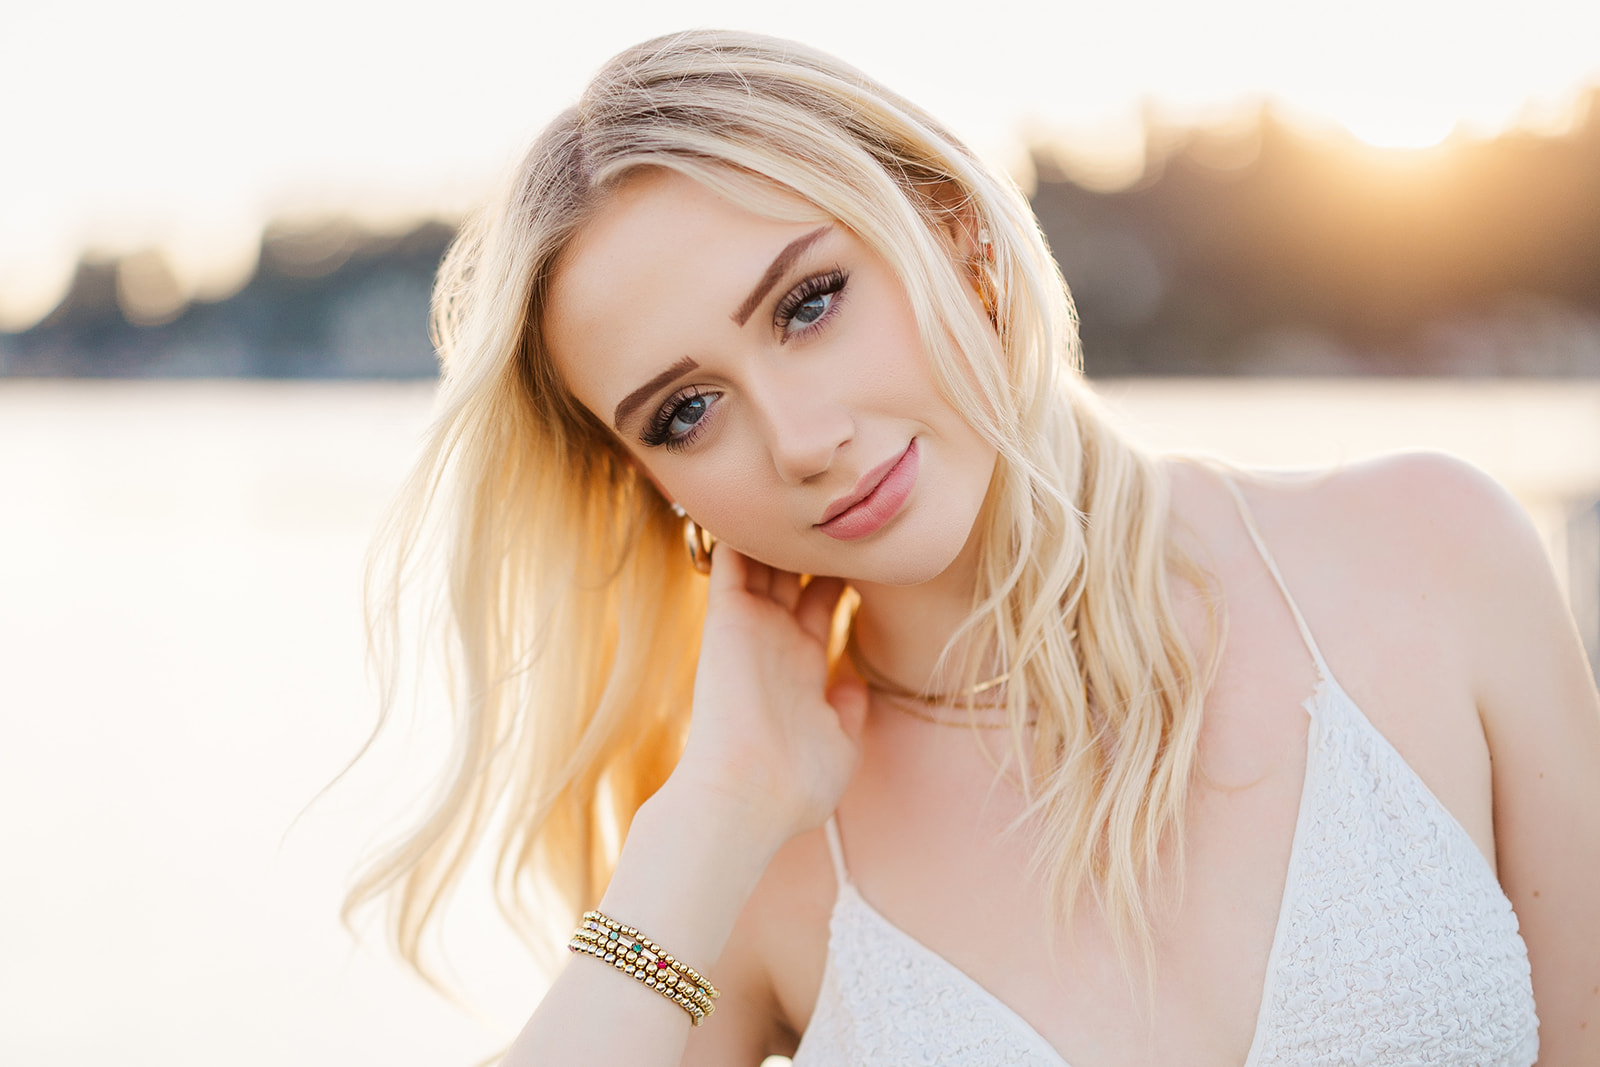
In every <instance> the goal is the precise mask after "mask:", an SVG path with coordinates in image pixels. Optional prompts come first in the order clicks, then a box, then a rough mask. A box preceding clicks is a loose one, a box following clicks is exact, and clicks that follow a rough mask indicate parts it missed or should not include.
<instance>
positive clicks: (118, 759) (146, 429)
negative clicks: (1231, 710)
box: [0, 381, 1600, 1067]
mask: <svg viewBox="0 0 1600 1067" xmlns="http://www.w3.org/2000/svg"><path fill="white" fill-rule="evenodd" d="M1274 390H1276V391H1274ZM1407 390H1412V391H1410V392H1408V391H1407ZM1108 391H1109V392H1110V393H1111V394H1112V395H1113V396H1114V397H1115V398H1116V399H1117V401H1118V403H1119V404H1120V405H1121V406H1123V407H1124V408H1125V409H1126V410H1127V411H1129V413H1130V415H1131V417H1132V418H1133V420H1134V421H1135V422H1136V423H1139V424H1140V425H1141V426H1143V427H1144V429H1143V430H1142V431H1141V432H1143V433H1145V434H1147V436H1148V437H1149V439H1150V440H1152V441H1154V442H1156V443H1158V444H1161V445H1165V446H1174V447H1176V446H1184V447H1202V448H1214V449H1218V450H1221V451H1224V452H1228V453H1230V454H1233V455H1236V456H1239V457H1240V458H1242V459H1244V460H1246V461H1249V462H1256V463H1267V462H1274V461H1277V462H1282V463H1285V464H1301V463H1311V462H1320V461H1327V460H1333V459H1340V458H1343V459H1350V458H1355V457H1356V456H1358V455H1362V454H1365V453H1367V452H1371V451H1376V450H1379V449H1382V448H1391V447H1397V446H1401V445H1416V444H1424V445H1425V444H1433V445H1440V446H1443V447H1449V448H1452V449H1455V450H1457V451H1462V452H1464V453H1465V454H1467V455H1468V456H1469V458H1473V459H1475V460H1477V461H1478V462H1481V463H1484V464H1485V465H1488V466H1490V467H1491V469H1494V470H1495V471H1496V473H1498V474H1500V475H1501V476H1502V477H1504V478H1507V479H1508V480H1510V481H1512V482H1513V483H1515V484H1517V485H1519V486H1520V487H1521V491H1522V492H1523V493H1524V497H1525V499H1526V500H1528V501H1530V502H1531V503H1532V505H1533V506H1534V508H1535V510H1536V512H1539V511H1540V509H1543V510H1542V513H1543V514H1544V515H1545V516H1546V518H1545V520H1544V522H1543V525H1544V526H1545V528H1546V529H1547V531H1553V530H1559V529H1560V521H1559V518H1560V516H1561V515H1562V514H1564V512H1563V511H1562V508H1564V507H1566V506H1567V504H1566V503H1565V502H1567V501H1570V500H1572V499H1577V498H1578V497H1581V496H1582V494H1583V493H1586V492H1592V491H1593V489H1594V488H1595V487H1596V486H1600V471H1597V470H1595V468H1596V466H1597V465H1600V390H1597V388H1596V386H1594V385H1593V384H1589V383H1564V384H1556V385H1553V386H1551V387H1535V388H1533V389H1532V391H1531V392H1529V391H1528V390H1527V389H1526V388H1524V387H1521V386H1518V387H1493V386H1489V385H1486V384H1484V383H1479V385H1477V386H1472V387H1469V388H1467V389H1466V390H1465V392H1463V391H1461V390H1460V389H1458V388H1457V387H1455V386H1448V387H1446V386H1429V385H1426V384H1422V385H1416V386H1414V387H1413V386H1412V385H1406V384H1404V383H1401V384H1393V383H1391V384H1386V385H1360V384H1330V383H1317V382H1308V383H1234V384H1232V385H1228V384H1226V383H1223V384H1218V383H1171V382H1168V383H1141V384H1133V383H1127V384H1118V383H1112V384H1111V385H1110V386H1108ZM430 397H431V385H425V384H416V385H391V384H371V383H315V384H298V383H296V384H287V383H272V384H268V383H256V382H233V383H209V382H194V383H173V382H167V383H104V382H101V383H85V382H63V383H45V382H41V383H30V382H19V381H9V382H0V731H3V740H0V804H3V805H4V811H5V813H6V814H5V816H4V818H3V819H0V856H4V862H3V864H0V900H3V901H4V907H3V909H0V914H3V918H0V1003H3V1004H5V1005H6V1008H5V1010H4V1011H0V1062H4V1063H14V1064H27V1065H29V1067H56V1065H59V1067H69V1065H70V1067H80V1065H84V1064H90V1063H102V1062H104V1063H117V1064H120V1065H128V1067H142V1065H149V1067H189V1065H194V1067H201V1065H205V1067H211V1065H214V1064H216V1063H219V1062H226V1063H228V1064H231V1065H239V1067H255V1065H261V1067H266V1065H272V1067H281V1065H284V1064H295V1065H297V1067H321V1065H329V1067H332V1065H334V1064H340V1065H344V1064H349V1063H382V1064H385V1065H387V1067H410V1065H416V1067H423V1065H426V1067H449V1065H456V1064H459V1065H462V1067H465V1065H467V1064H471V1063H473V1062H475V1061H477V1060H479V1059H481V1058H483V1057H485V1056H487V1055H489V1054H490V1053H491V1052H492V1051H493V1050H495V1049H496V1048H497V1047H499V1046H500V1045H501V1044H502V1043H503V1042H505V1041H507V1040H509V1038H510V1036H511V1035H512V1034H513V1033H514V1032H515V1030H516V1029H517V1028H518V1026H520V1024H521V1021H522V1019H523V1018H524V1017H525V1016H526V1014H527V1012H528V1010H529V1009H530V1007H531V1005H532V1004H533V1003H534V1002H535V1001H536V999H537V996H538V992H539V989H540V988H541V986H540V981H539V978H538V976H537V974H536V973H535V971H534V970H533V968H532V966H531V965H530V964H529V962H528V961H527V959H526V957H525V955H524V954H523V953H522V951H521V950H520V949H519V948H518V947H517V946H516V945H515V944H514V941H513V938H512V937H511V935H510V934H509V932H507V931H506V930H505V929H504V928H503V927H501V926H500V925H498V922H497V920H496V919H495V918H494V916H493V915H492V912H491V909H490V908H489V906H488V905H487V903H486V896H487V894H486V892H485V891H484V890H483V888H482V883H481V882H480V883H476V884H474V885H472V886H469V887H468V889H467V890H466V891H464V892H463V894H462V897H461V903H460V906H459V907H458V908H457V910H456V911H455V912H454V913H453V914H452V920H451V923H450V930H449V936H450V938H451V942H452V946H453V952H452V957H453V958H454V959H455V960H456V961H457V963H458V966H457V972H458V974H459V976H460V982H461V986H462V988H463V989H464V990H465V992H466V993H467V995H468V996H469V997H470V998H471V999H472V1000H473V1002H474V1003H475V1004H476V1005H477V1007H478V1011H479V1017H476V1018H475V1017H473V1016H471V1015H469V1014H467V1013H464V1012H463V1011H461V1010H458V1009H457V1008H455V1007H452V1006H451V1005H449V1004H448V1003H446V1002H445V1001H443V1000H441V999H439V998H438V997H436V996H435V995H434V994H433V993H431V992H430V991H428V990H427V989H426V988H425V987H423V986H422V985H421V984H420V983H419V982H417V981H416V980H414V979H412V978H410V977H409V976H408V975H407V974H406V973H405V972H403V971H402V970H401V969H400V968H399V967H398V965H396V964H395V963H394V962H393V961H392V960H391V958H390V957H389V956H388V955H387V953H386V952H385V951H384V950H383V947H382V944H381V939H380V938H378V937H376V936H370V937H369V938H368V941H369V944H368V945H367V946H366V947H357V946H356V944H355V943H354V942H353V941H352V939H351V937H350V936H349V935H348V934H347V933H346V932H345V931H344V930H343V929H342V928H341V927H340V926H339V924H338V921H337V917H336V916H337V910H338V905H339V901H340V897H341V894H342V891H343V887H344V884H345V881H346V879H347V878H348V876H349V874H350V871H351V869H352V867H353V858H354V857H355V856H356V855H357V854H358V853H360V852H362V851H363V850H365V849H368V848H370V847H372V846H373V845H374V844H376V843H377V842H379V841H380V840H382V838H383V836H384V830H385V828H393V827H394V826H395V825H396V822H395V820H396V818H397V816H398V814H399V813H400V812H402V811H403V810H404V809H406V808H407V806H408V804H410V803H411V802H412V801H413V800H414V795H415V794H416V793H417V792H418V790H419V785H420V783H422V782H423V781H424V780H425V777H424V776H425V774H426V772H427V770H428V768H430V767H432V766H434V765H435V764H436V762H437V761H438V760H439V759H440V758H441V756H442V752H443V746H444V743H445V738H444V735H443V733H442V732H441V730H440V728H439V727H438V726H437V725H436V724H435V725H432V726H429V725H427V724H426V723H424V724H421V725H418V726H417V727H416V728H415V729H413V730H411V731H409V732H406V733H403V734H397V735H396V737H394V738H391V739H390V741H389V743H386V744H384V745H382V746H380V747H379V749H378V750H377V751H376V752H375V753H374V758H373V759H372V760H371V761H369V762H367V763H364V764H363V765H362V766H361V767H360V768H358V769H357V771H356V772H355V773H354V774H353V775H352V776H351V777H350V778H348V779H346V780H345V781H344V782H343V783H341V784H340V785H339V786H338V787H337V788H335V789H334V790H333V791H332V792H331V793H329V794H328V795H327V796H325V797H324V798H323V799H321V800H320V801H318V802H317V803H316V804H314V805H312V806H311V807H310V808H309V809H306V805H307V804H308V803H309V802H310V801H311V799H312V797H313V796H314V795H315V794H316V793H317V791H318V790H319V789H321V788H322V787H323V786H324V785H325V784H327V783H328V781H329V780H330V779H331V778H332V777H333V776H334V775H335V774H336V773H337V772H338V771H339V769H340V768H341V767H342V766H343V765H344V763H345V761H346V760H347V759H348V758H349V757H350V756H351V755H352V754H353V753H354V752H355V750H356V749H357V748H358V747H359V745H360V744H361V742H362V740H363V739H364V738H365V737H366V734H367V732H368V730H369V729H370V727H371V725H372V721H373V700H372V697H371V695H370V691H369V689H368V686H367V684H366V680H365V677H364V673H363V633H362V624H361V618H360V608H359V581H360V567H361V560H362V555H363V552H364V550H365V546H366V543H367V539H368V537H369V535H370V533H371V531H372V529H373V528H374V527H375V525H376V523H377V520H378V517H379V515H380V513H381V511H382V509H383V507H384V505H385V503H386V502H387V500H388V498H389V496H390V494H391V493H392V492H393V490H394V488H395V487H396V485H397V484H398V482H399V480H400V478H401V477H402V475H403V474H404V471H405V469H406V466H407V464H408V463H409V461H410V459H411V457H412V455H413V452H414V449H415V446H416V442H417V440H418V437H419V434H420V432H421V430H422V428H423V426H424V424H425V422H426V419H427V414H428V407H429V403H430ZM1586 486H1587V487H1588V488H1585V487H1586ZM1549 537H1550V538H1552V539H1553V540H1552V544H1554V543H1555V541H1556V540H1559V534H1555V533H1552V534H1549ZM303 809H304V811H303ZM302 812H303V814H302ZM297 816H298V820H297Z"/></svg>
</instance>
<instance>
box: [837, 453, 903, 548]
mask: <svg viewBox="0 0 1600 1067" xmlns="http://www.w3.org/2000/svg"><path fill="white" fill-rule="evenodd" d="M918 459H919V457H918V455H917V442H916V439H915V438H913V439H912V441H911V443H910V444H908V445H907V446H906V449H905V451H904V452H902V453H900V455H898V456H895V457H894V458H893V459H889V460H885V461H884V462H883V463H880V464H878V465H877V466H876V467H874V468H872V469H871V470H869V471H867V473H866V474H864V475H862V476H861V480H860V481H859V482H857V483H856V487H855V489H853V490H852V491H851V492H849V493H847V494H846V495H844V496H842V497H840V498H839V499H837V500H835V501H834V502H833V503H832V504H829V505H828V510H827V511H825V512H823V515H822V521H821V522H819V523H817V529H819V530H821V531H822V532H823V533H825V534H827V535H828V536H829V537H833V538H837V539H838V540H841V541H854V540H856V539H857V538H861V537H866V536H867V535H868V534H871V533H875V532H877V531H878V530H879V529H881V528H882V527H883V525H884V524H885V523H887V522H888V521H889V520H890V519H892V518H894V517H895V515H897V514H898V513H899V511H900V508H901V507H902V506H903V505H904V504H905V502H906V498H907V497H909V496H910V495H911V489H912V487H913V486H914V485H916V481H917V467H918Z"/></svg>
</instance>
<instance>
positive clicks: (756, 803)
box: [673, 544, 867, 848]
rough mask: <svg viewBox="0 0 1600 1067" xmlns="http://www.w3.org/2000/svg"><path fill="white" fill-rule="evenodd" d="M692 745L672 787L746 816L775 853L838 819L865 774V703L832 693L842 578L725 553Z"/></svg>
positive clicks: (698, 679) (715, 572)
mask: <svg viewBox="0 0 1600 1067" xmlns="http://www.w3.org/2000/svg"><path fill="white" fill-rule="evenodd" d="M712 561H713V563H712V568H711V588H710V594H709V599H708V602H707V607H706V622H705V632H704V634H703V636H702V638H701V644H700V660H699V663H698V665H697V666H696V669H695V683H694V707H693V712H692V715H691V718H690V723H689V738H688V742H687V744H686V746H685V748H684V753H683V758H682V759H681V760H680V761H679V764H678V769H677V770H676V771H675V772H674V773H673V778H674V779H675V780H677V781H678V782H680V783H682V782H690V783H693V784H694V785H695V786H698V787H699V788H702V789H706V790H709V791H711V792H712V793H713V794H715V795H716V796H718V797H720V798H721V799H723V800H726V801H730V802H732V803H733V804H734V805H737V808H738V810H740V811H741V812H742V813H743V814H745V815H746V816H748V817H750V818H751V819H753V820H756V821H758V822H760V823H764V824H765V825H766V826H767V827H769V828H770V830H771V832H772V833H773V834H774V835H775V837H776V840H774V842H773V847H774V848H776V847H777V846H779V845H781V844H783V842H785V841H787V840H788V839H789V838H790V837H792V836H794V835H795V834H797V833H801V832H803V831H805V830H810V829H814V828H815V827H817V826H819V825H821V824H822V822H823V821H824V820H826V819H827V817H828V816H829V815H830V814H832V812H833V809H834V806H835V805H836V804H837V803H838V801H839V797H840V795H841V794H843V792H844V788H845V786H846V784H847V783H848V782H849V780H850V776H851V775H852V774H853V773H854V771H855V766H856V762H857V759H858V758H859V755H860V746H859V743H858V741H859V738H860V734H861V724H862V721H863V719H864V718H865V716H866V709H867V694H866V689H865V688H864V687H863V686H862V685H861V683H860V682H857V681H854V680H853V679H852V680H848V681H840V682H838V683H836V684H835V685H834V686H833V687H832V689H829V688H828V658H827V644H828V633H829V629H830V626H831V623H832V619H833V612H834V608H835V607H836V605H837V604H838V602H839V597H840V596H841V595H842V594H843V592H844V588H845V586H844V582H843V581H842V580H840V579H838V578H815V579H812V580H811V581H810V582H809V583H807V584H805V585H804V586H802V585H801V582H800V577H799V576H798V575H795V574H791V573H789V572H787V571H781V570H777V569H775V568H773V567H769V566H767V565H766V564H764V563H758V562H756V561H755V560H752V559H750V558H749V557H748V556H744V555H741V554H740V553H739V552H738V551H737V550H735V549H732V548H730V547H728V546H727V545H726V544H719V545H718V546H717V548H716V550H715V552H714V553H713V556H712Z"/></svg>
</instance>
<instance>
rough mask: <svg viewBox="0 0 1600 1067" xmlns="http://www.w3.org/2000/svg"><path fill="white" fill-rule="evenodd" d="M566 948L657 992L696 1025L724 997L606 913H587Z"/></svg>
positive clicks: (707, 983)
mask: <svg viewBox="0 0 1600 1067" xmlns="http://www.w3.org/2000/svg"><path fill="white" fill-rule="evenodd" d="M567 948H569V949H571V950H572V951H573V952H582V953H585V954H587V955H590V956H593V957H594V958H595V959H597V960H599V961H601V962H602V963H609V964H611V966H613V967H615V968H616V969H617V970H619V971H621V972H623V973H624V974H626V975H628V976H629V977H630V978H633V979H634V980H635V981H638V982H641V983H643V984H644V986H645V987H646V988H647V989H654V990H655V991H656V992H657V993H660V994H661V995H662V996H664V997H666V998H667V999H668V1000H670V1001H672V1002H673V1003H674V1004H676V1005H678V1007H680V1008H682V1009H683V1010H684V1011H685V1012H687V1013H688V1014H689V1018H690V1020H692V1021H693V1023H694V1025H696V1026H699V1025H700V1024H701V1023H703V1022H705V1021H706V1016H708V1015H710V1014H711V1013H712V1012H713V1011H715V1010H716V1007H715V1005H713V1004H712V1003H711V1002H712V1001H713V1000H715V999H716V998H717V997H720V996H721V995H722V994H721V993H720V992H718V991H717V987H716V986H714V985H712V984H711V983H710V982H709V981H707V980H706V979H705V978H704V977H703V976H702V975H701V974H700V972H699V971H697V970H695V969H694V968H693V967H690V966H689V965H688V964H686V963H683V962H681V961H679V960H678V959H677V958H676V957H674V956H672V955H671V954H670V953H668V952H666V951H665V950H664V949H662V948H661V946H660V945H657V944H656V943H655V942H654V941H652V940H650V939H649V938H648V937H645V936H644V935H642V934H641V933H639V931H638V930H635V929H634V928H633V927H631V926H624V925H623V924H622V923H619V922H617V920H615V919H613V918H611V916H609V915H606V914H605V913H604V912H600V911H586V912H584V913H583V921H582V922H581V923H580V924H579V925H578V928H577V929H576V930H574V931H573V932H572V940H570V941H568V942H567Z"/></svg>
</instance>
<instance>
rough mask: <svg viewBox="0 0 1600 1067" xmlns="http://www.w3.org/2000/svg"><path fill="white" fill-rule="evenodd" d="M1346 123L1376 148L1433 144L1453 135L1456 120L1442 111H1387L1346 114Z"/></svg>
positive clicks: (1354, 132) (1346, 127) (1346, 126)
mask: <svg viewBox="0 0 1600 1067" xmlns="http://www.w3.org/2000/svg"><path fill="white" fill-rule="evenodd" d="M1344 127H1345V129H1347V130H1349V131H1350V132H1351V133H1352V134H1354V135H1355V136H1356V137H1357V138H1358V139H1359V140H1361V141H1363V142H1365V143H1366V144H1369V145H1371V146H1372V147H1374V148H1412V149H1421V148H1432V147H1433V146H1434V145H1437V144H1440V143H1442V142H1443V141H1444V139H1445V138H1447V137H1449V136H1450V134H1451V133H1452V132H1453V131H1454V129H1455V120H1454V119H1451V118H1449V117H1446V116H1440V115H1416V114H1409V115H1408V114H1405V113H1404V112H1400V111H1392V112H1389V113H1387V114H1370V115H1362V116H1359V117H1356V118H1345V119H1344Z"/></svg>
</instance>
